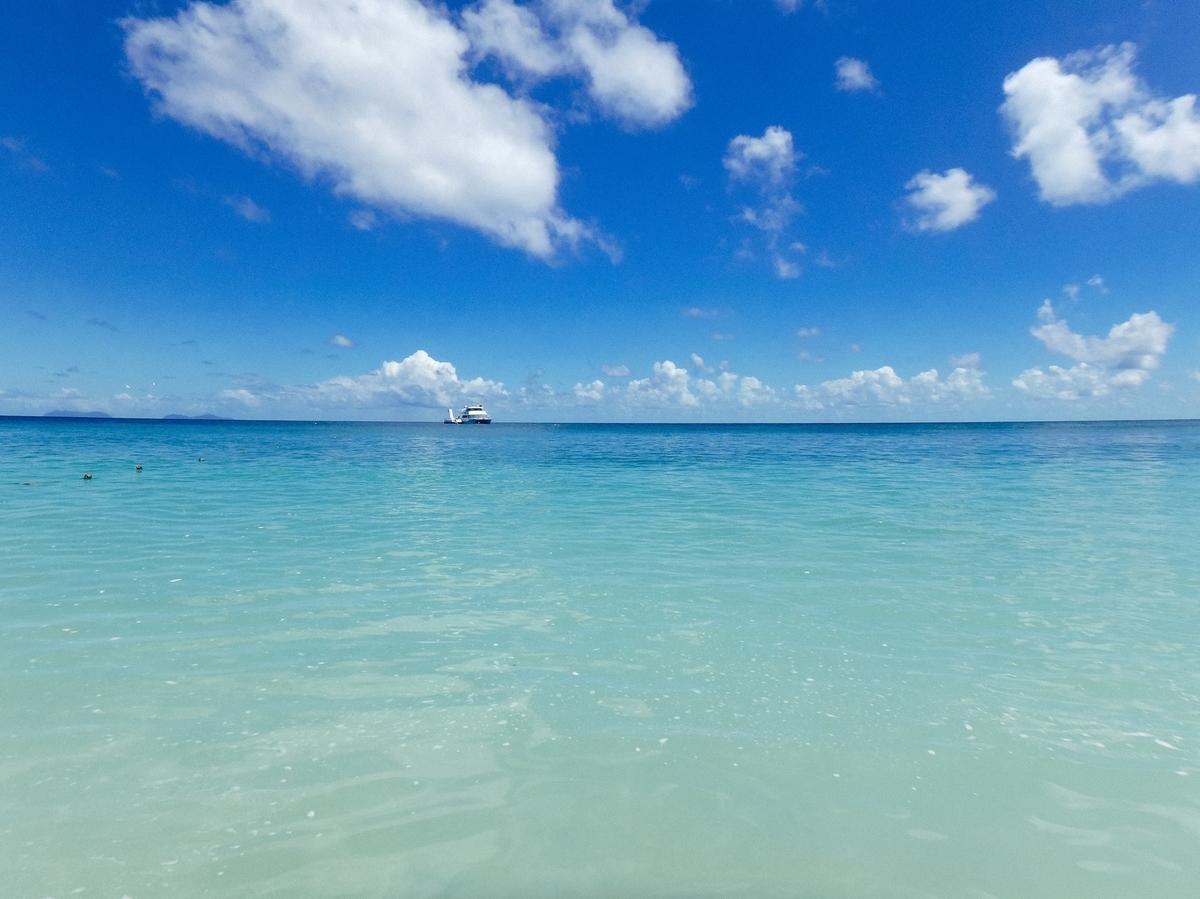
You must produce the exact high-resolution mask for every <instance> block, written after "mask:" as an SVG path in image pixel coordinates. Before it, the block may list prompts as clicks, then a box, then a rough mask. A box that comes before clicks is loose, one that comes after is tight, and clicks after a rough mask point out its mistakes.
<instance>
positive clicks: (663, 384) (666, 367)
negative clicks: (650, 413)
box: [625, 359, 700, 407]
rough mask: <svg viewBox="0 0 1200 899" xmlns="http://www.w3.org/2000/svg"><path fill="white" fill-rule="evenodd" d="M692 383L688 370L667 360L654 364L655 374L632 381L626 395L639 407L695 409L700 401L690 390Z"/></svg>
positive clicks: (626, 389)
mask: <svg viewBox="0 0 1200 899" xmlns="http://www.w3.org/2000/svg"><path fill="white" fill-rule="evenodd" d="M690 381H691V376H690V375H688V370H687V369H686V368H680V367H679V366H678V365H676V364H675V363H674V362H672V361H671V360H670V359H667V360H665V361H663V362H655V363H654V374H653V375H651V376H650V377H648V378H640V379H638V380H636V381H630V382H629V385H628V386H627V387H626V388H625V393H626V396H627V397H629V399H630V400H632V401H633V402H634V403H637V404H639V405H648V406H684V407H694V406H698V405H700V401H699V400H698V399H696V395H695V394H693V393H692V392H691V390H690V389H689V382H690Z"/></svg>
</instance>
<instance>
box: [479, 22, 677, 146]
mask: <svg viewBox="0 0 1200 899" xmlns="http://www.w3.org/2000/svg"><path fill="white" fill-rule="evenodd" d="M463 27H464V29H465V30H466V33H467V34H468V35H469V36H470V38H471V42H472V44H473V45H474V47H475V52H476V53H479V54H484V55H492V56H495V57H496V58H497V59H498V60H499V61H500V63H501V65H503V66H504V67H505V69H506V70H507V71H508V73H509V74H510V76H511V77H513V78H515V79H519V80H524V81H539V80H542V79H545V78H549V77H552V76H555V75H575V76H578V77H580V78H582V79H583V80H584V81H585V82H586V85H587V88H586V89H587V93H588V96H589V97H590V98H591V99H592V101H593V102H594V103H595V104H596V106H597V107H598V108H599V109H600V111H601V112H603V113H604V114H605V115H608V116H610V117H612V118H614V119H617V120H618V121H620V122H621V123H622V124H624V125H626V126H631V127H658V126H661V125H665V124H667V123H668V122H671V121H673V120H674V119H676V118H678V117H679V115H681V114H682V113H683V112H684V111H685V110H686V109H687V108H688V107H690V106H691V105H692V84H691V80H690V79H689V78H688V75H687V72H686V71H684V68H683V63H682V62H681V60H680V58H679V50H678V48H677V47H676V46H675V45H674V44H671V43H667V42H665V41H661V40H659V39H658V38H657V37H656V36H655V34H654V32H652V31H650V29H648V28H646V27H645V26H643V25H640V24H638V23H637V22H636V21H634V20H632V19H630V17H629V15H628V14H627V13H626V12H624V11H622V10H620V9H618V8H617V7H616V5H615V4H614V3H613V0H536V2H534V3H531V4H526V5H518V4H517V3H514V2H513V0H482V2H480V3H478V4H477V5H476V6H474V7H472V8H471V9H469V10H467V12H465V13H464V14H463Z"/></svg>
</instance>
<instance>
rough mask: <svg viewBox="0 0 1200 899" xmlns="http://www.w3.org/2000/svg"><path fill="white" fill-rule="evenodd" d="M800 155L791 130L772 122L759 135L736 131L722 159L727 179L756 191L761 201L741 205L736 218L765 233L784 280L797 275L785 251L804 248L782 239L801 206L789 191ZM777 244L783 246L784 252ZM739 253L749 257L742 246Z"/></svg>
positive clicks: (797, 243)
mask: <svg viewBox="0 0 1200 899" xmlns="http://www.w3.org/2000/svg"><path fill="white" fill-rule="evenodd" d="M802 155H803V154H801V153H798V152H797V151H796V149H795V146H794V145H793V142H792V134H791V132H790V131H788V130H787V129H785V128H781V127H780V126H778V125H772V126H771V127H769V128H767V130H766V131H764V132H763V135H762V137H751V136H750V135H748V134H739V135H738V136H737V137H735V138H733V140H731V141H730V142H729V146H728V147H727V148H726V151H725V158H724V159H723V160H722V163H723V164H724V166H725V169H726V171H728V172H729V177H730V179H731V180H733V181H735V182H741V183H745V184H749V185H751V186H753V187H754V188H755V189H756V190H757V192H758V194H759V197H760V198H761V200H762V202H761V204H760V205H759V206H757V207H752V206H746V207H743V208H742V211H741V213H740V214H739V215H738V217H737V218H738V219H739V220H740V221H743V222H746V223H747V224H750V225H753V226H754V227H756V228H758V229H759V230H761V231H762V232H764V233H765V234H766V236H767V250H768V252H769V253H770V255H771V263H772V266H773V267H774V269H775V275H776V277H778V278H781V279H785V280H786V279H791V278H798V277H799V276H800V265H799V263H797V262H796V261H795V260H794V259H790V258H788V257H787V256H786V255H785V252H801V253H802V252H804V250H805V249H806V248H805V246H804V244H803V243H800V242H797V241H791V240H785V239H784V235H785V234H786V232H787V229H788V225H790V224H791V221H792V218H794V217H795V215H796V213H798V212H800V211H801V208H802V207H801V206H800V204H799V203H797V202H796V200H795V199H794V198H793V197H792V195H791V192H790V190H789V188H790V186H791V183H792V181H793V179H794V178H795V174H796V162H797V160H799V159H800V158H801V157H802ZM781 246H782V247H786V251H785V250H783V249H781ZM739 255H741V256H744V257H751V256H753V252H752V251H751V250H750V249H749V248H748V247H743V248H742V250H741V251H739Z"/></svg>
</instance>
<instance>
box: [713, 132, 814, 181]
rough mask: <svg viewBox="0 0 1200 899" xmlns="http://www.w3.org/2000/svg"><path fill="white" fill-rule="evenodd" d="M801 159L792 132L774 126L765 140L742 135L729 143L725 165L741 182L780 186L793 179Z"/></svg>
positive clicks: (764, 137)
mask: <svg viewBox="0 0 1200 899" xmlns="http://www.w3.org/2000/svg"><path fill="white" fill-rule="evenodd" d="M798 158H799V156H798V155H797V154H796V150H795V147H794V146H793V145H792V133H791V132H790V131H788V130H787V129H786V128H781V127H779V126H778V125H772V126H771V127H769V128H768V129H767V130H766V131H764V132H763V136H762V137H751V136H750V135H748V134H739V135H738V136H737V137H735V138H734V139H733V140H731V141H730V142H729V147H728V148H727V150H726V151H725V158H724V160H722V162H723V164H724V166H725V168H726V170H727V171H728V172H729V174H730V175H731V176H732V177H733V178H735V179H737V180H738V181H749V182H757V183H765V184H768V185H776V186H779V185H783V184H785V183H786V182H787V181H789V180H790V179H791V177H792V173H793V172H794V171H795V169H796V160H797V159H798Z"/></svg>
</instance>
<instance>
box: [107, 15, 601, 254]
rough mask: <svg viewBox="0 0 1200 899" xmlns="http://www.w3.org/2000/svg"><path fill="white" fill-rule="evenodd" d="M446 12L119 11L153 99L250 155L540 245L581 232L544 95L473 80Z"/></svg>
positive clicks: (461, 38)
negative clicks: (569, 205) (562, 178)
mask: <svg viewBox="0 0 1200 899" xmlns="http://www.w3.org/2000/svg"><path fill="white" fill-rule="evenodd" d="M445 15H446V14H445V13H444V12H443V11H442V10H441V8H435V7H432V6H426V5H424V4H423V3H421V2H419V0H359V2H356V3H344V2H335V0H309V2H304V3H299V2H295V0H233V2H230V3H228V4H226V5H223V6H216V5H213V4H210V3H203V2H194V3H192V4H191V5H190V6H187V7H186V8H184V9H183V10H182V11H180V12H179V13H178V14H177V15H176V16H175V17H173V18H158V19H136V18H127V19H125V20H123V22H122V25H123V27H124V29H125V35H126V37H125V51H126V55H127V57H128V60H129V65H130V68H131V70H132V72H133V74H134V75H135V76H136V77H137V78H138V79H139V80H140V81H141V82H142V84H143V85H144V87H145V88H146V90H147V91H148V92H149V93H151V94H152V95H153V97H154V98H155V106H156V108H157V109H158V110H159V111H160V112H161V113H163V114H165V115H167V116H170V117H171V118H174V119H177V120H178V121H180V122H183V123H184V124H186V125H189V126H191V127H193V128H196V129H197V130H199V131H202V132H204V133H207V134H209V135H212V136H214V137H216V138H219V139H221V140H224V141H226V142H228V143H231V144H233V145H235V146H237V147H240V148H241V149H243V150H244V151H246V152H247V153H249V154H251V155H254V156H260V155H264V154H265V155H267V156H270V157H273V158H276V159H281V160H284V161H286V162H287V163H289V164H291V165H293V166H294V167H295V168H296V169H298V170H299V171H300V172H301V173H302V174H303V175H304V176H305V177H308V178H322V179H327V180H328V181H330V182H332V184H333V185H334V188H335V190H336V191H337V193H339V194H341V195H343V196H348V197H353V198H354V199H355V200H357V201H359V202H360V203H363V204H366V205H367V206H370V207H374V208H377V209H380V210H384V211H389V212H392V213H394V214H397V215H402V216H413V215H415V216H419V217H428V218H435V219H444V220H448V221H451V222H455V223H457V224H460V225H463V226H466V227H468V228H473V229H476V230H478V231H481V232H483V233H484V234H487V235H489V236H490V237H491V238H493V239H494V240H496V241H497V242H499V243H501V244H503V245H506V246H512V247H518V248H521V249H523V250H525V251H527V252H529V253H531V254H533V255H535V256H539V257H543V258H548V257H550V256H552V255H553V254H554V252H555V250H556V248H557V247H558V246H561V245H563V244H574V243H576V242H578V241H579V240H581V239H583V238H586V237H588V236H589V232H588V229H587V228H586V227H585V226H584V225H582V224H581V223H580V222H578V221H576V220H574V219H572V218H570V217H569V216H568V215H567V214H566V213H565V212H563V211H562V209H561V208H560V207H559V205H558V199H557V192H558V181H559V172H558V164H557V160H556V158H555V155H554V151H553V148H552V145H553V139H554V136H553V129H552V128H551V127H550V125H549V124H548V123H547V121H546V118H545V114H546V113H545V110H544V109H543V107H541V106H539V105H537V104H535V103H534V102H532V101H531V100H528V99H525V98H523V97H514V96H511V95H509V94H508V93H506V92H505V91H504V90H503V89H502V88H500V87H498V86H496V85H492V84H482V83H478V82H475V81H473V80H472V79H471V77H470V74H469V72H468V67H467V55H468V53H469V42H468V40H467V37H466V35H464V34H463V32H461V31H460V30H458V28H456V27H455V25H454V24H452V23H451V22H450V21H449V20H448V19H447V18H446V17H445Z"/></svg>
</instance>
